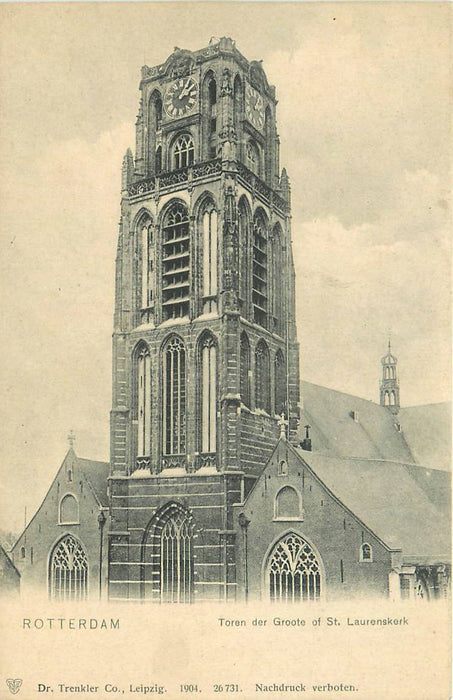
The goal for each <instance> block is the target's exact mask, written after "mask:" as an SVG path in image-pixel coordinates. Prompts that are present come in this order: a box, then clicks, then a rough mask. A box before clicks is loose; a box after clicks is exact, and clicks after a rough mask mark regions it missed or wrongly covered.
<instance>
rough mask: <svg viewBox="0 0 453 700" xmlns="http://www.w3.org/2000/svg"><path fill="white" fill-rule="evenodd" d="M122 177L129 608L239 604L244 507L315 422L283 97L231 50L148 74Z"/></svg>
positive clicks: (122, 541) (219, 45)
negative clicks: (299, 322)
mask: <svg viewBox="0 0 453 700" xmlns="http://www.w3.org/2000/svg"><path fill="white" fill-rule="evenodd" d="M140 92H141V99H140V107H139V111H138V116H137V121H136V145H135V158H134V157H133V155H132V153H131V151H130V150H128V151H127V153H126V155H125V157H124V162H123V170H122V199H121V220H120V226H119V237H118V249H117V259H116V293H115V297H116V298H115V315H114V331H113V407H112V412H111V476H110V504H111V515H112V525H111V532H110V552H109V560H110V571H109V590H110V597H111V598H112V599H124V598H129V599H133V600H138V599H151V600H156V601H163V600H169V601H175V602H187V601H192V600H206V599H219V598H220V599H230V598H234V596H235V586H236V575H235V561H234V538H235V536H236V533H235V531H234V530H233V529H232V527H233V525H232V523H233V521H232V508H231V507H232V504H233V503H235V502H238V501H240V500H242V499H243V497H244V494H245V493H247V492H248V491H249V490H250V488H251V487H252V485H253V483H254V482H255V480H256V478H257V477H258V476H259V474H260V473H261V472H262V470H263V468H264V466H265V464H266V462H267V459H268V458H269V456H270V454H271V452H272V450H273V449H274V447H275V445H276V442H277V440H278V437H279V435H280V430H281V425H282V424H283V422H284V424H285V426H286V431H287V436H288V439H289V440H295V439H296V432H297V425H298V411H299V408H298V406H299V367H298V345H297V339H296V328H295V298H294V297H295V292H294V265H293V259H292V251H291V232H290V223H291V217H290V186H289V180H288V176H287V174H286V171H285V170H283V171H282V172H281V173H280V166H279V138H278V135H277V127H276V104H277V101H276V97H275V88H274V87H273V86H271V85H269V83H268V81H267V78H266V75H265V73H264V71H263V68H262V67H261V62H260V61H248V60H246V59H245V58H244V56H242V54H241V53H240V52H239V51H238V50H237V48H236V46H235V42H234V41H232V40H231V39H229V38H222V39H220V40H219V41H218V40H211V42H210V44H209V46H208V47H206V48H203V49H201V50H199V51H195V52H192V51H188V50H182V49H179V48H175V50H174V52H173V53H172V54H171V56H170V57H169V58H168V59H167V60H166V61H165V63H163V64H162V65H158V66H155V67H152V68H149V67H148V66H144V67H143V68H142V73H141V82H140Z"/></svg>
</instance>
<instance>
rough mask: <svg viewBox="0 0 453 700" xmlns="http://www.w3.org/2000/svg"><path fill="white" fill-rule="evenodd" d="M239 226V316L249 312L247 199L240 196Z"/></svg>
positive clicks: (248, 220) (245, 316)
mask: <svg viewBox="0 0 453 700" xmlns="http://www.w3.org/2000/svg"><path fill="white" fill-rule="evenodd" d="M238 226H239V295H240V303H241V316H243V317H244V318H247V317H248V314H249V303H250V302H249V288H250V281H249V275H250V264H249V260H250V250H249V248H250V215H249V208H248V204H247V200H246V198H245V197H241V199H240V200H239V205H238Z"/></svg>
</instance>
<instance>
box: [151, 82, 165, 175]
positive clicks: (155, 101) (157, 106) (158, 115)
mask: <svg viewBox="0 0 453 700" xmlns="http://www.w3.org/2000/svg"><path fill="white" fill-rule="evenodd" d="M161 126H162V98H161V95H160V93H159V91H158V90H154V91H153V93H152V94H151V97H150V99H149V107H148V167H149V169H150V171H151V173H152V172H153V171H154V172H158V171H157V169H156V167H155V166H156V161H155V152H156V132H157V131H159V129H160V128H161Z"/></svg>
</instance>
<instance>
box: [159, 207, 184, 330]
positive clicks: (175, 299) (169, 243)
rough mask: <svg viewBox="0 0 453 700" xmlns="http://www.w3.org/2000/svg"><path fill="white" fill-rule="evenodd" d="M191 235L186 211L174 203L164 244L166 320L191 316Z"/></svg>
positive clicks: (163, 308) (163, 302) (166, 228)
mask: <svg viewBox="0 0 453 700" xmlns="http://www.w3.org/2000/svg"><path fill="white" fill-rule="evenodd" d="M189 273H190V236H189V217H188V214H187V208H186V207H185V206H184V204H181V203H180V202H175V204H173V205H172V206H171V208H170V209H169V211H168V212H167V214H166V216H165V219H164V226H163V244H162V310H163V318H164V320H167V319H170V318H181V317H183V316H188V315H189V300H190V296H189V294H190V288H189Z"/></svg>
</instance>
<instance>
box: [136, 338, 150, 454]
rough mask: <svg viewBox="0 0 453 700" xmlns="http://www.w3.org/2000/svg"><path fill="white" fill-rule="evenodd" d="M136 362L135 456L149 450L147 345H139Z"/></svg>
mask: <svg viewBox="0 0 453 700" xmlns="http://www.w3.org/2000/svg"><path fill="white" fill-rule="evenodd" d="M135 362H136V394H137V398H136V405H137V408H136V411H137V414H136V419H137V456H139V457H144V456H149V454H150V452H151V358H150V354H149V350H148V347H147V346H146V345H141V346H140V347H139V348H138V351H137V352H136V355H135Z"/></svg>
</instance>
